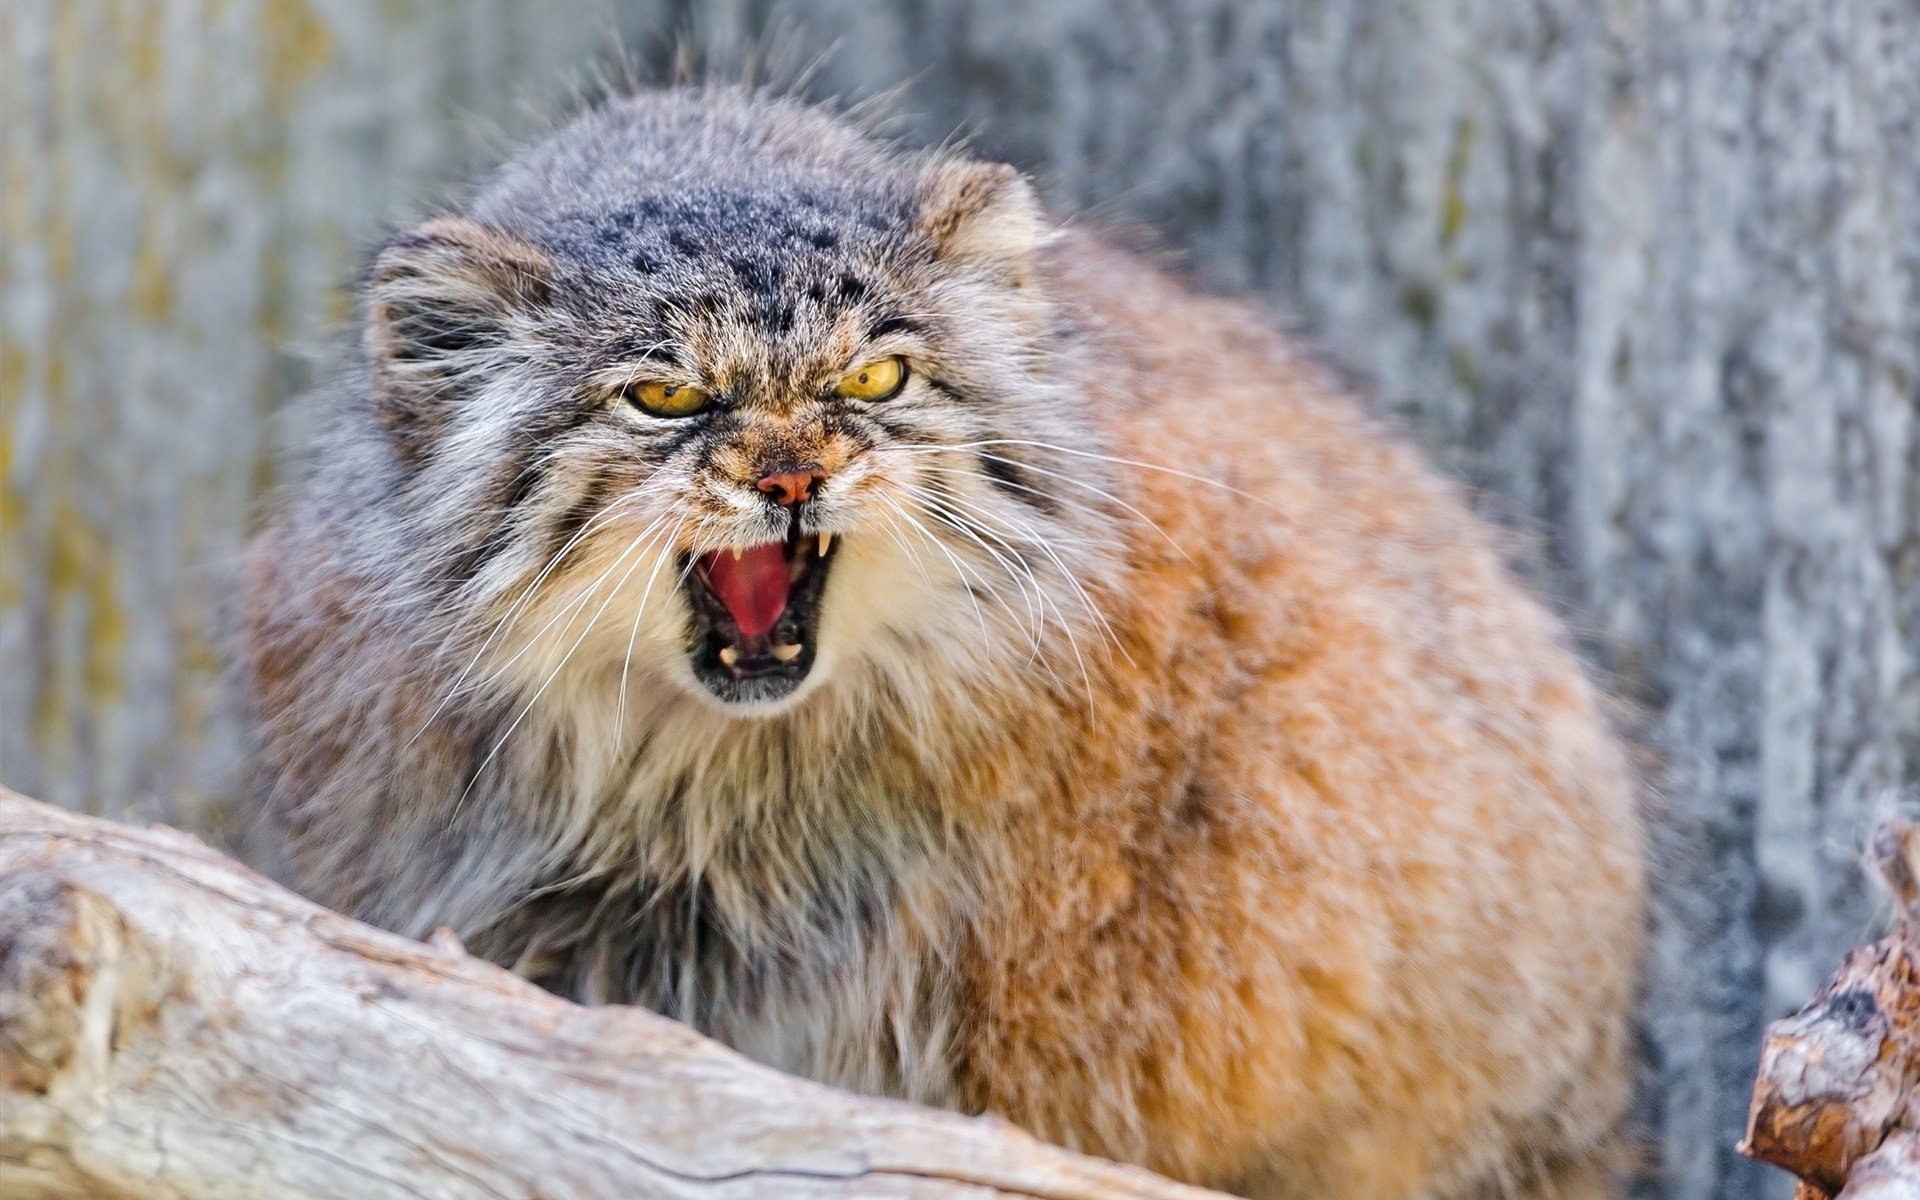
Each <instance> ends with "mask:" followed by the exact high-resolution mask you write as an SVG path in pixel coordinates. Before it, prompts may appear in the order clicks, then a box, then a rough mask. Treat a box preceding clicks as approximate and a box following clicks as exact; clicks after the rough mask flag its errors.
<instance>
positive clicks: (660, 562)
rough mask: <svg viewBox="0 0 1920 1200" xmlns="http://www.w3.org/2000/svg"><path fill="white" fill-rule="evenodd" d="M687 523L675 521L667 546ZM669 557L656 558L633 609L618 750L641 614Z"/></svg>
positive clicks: (616, 725)
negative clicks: (628, 679)
mask: <svg viewBox="0 0 1920 1200" xmlns="http://www.w3.org/2000/svg"><path fill="white" fill-rule="evenodd" d="M686 523H687V519H686V518H685V517H684V516H683V517H681V518H680V520H678V521H676V522H675V523H674V526H673V530H672V532H670V533H668V534H667V539H666V545H667V546H669V547H671V546H674V545H676V544H678V542H679V540H680V531H681V530H682V529H683V528H684V527H685V526H686ZM668 557H669V556H668V555H666V554H661V555H659V556H658V557H656V558H655V559H654V562H653V570H652V572H651V573H649V574H648V575H647V586H646V587H645V588H643V589H642V590H641V592H640V603H639V604H637V605H635V606H634V609H633V628H632V629H630V630H628V632H627V654H626V657H625V658H624V659H622V660H621V662H620V703H619V705H618V706H616V707H615V709H614V716H613V729H614V738H615V739H616V741H615V747H614V748H615V749H616V750H617V749H618V748H619V745H618V739H619V737H620V731H621V730H623V729H625V728H626V723H627V672H628V671H630V670H631V669H632V668H633V647H634V643H635V642H636V641H637V640H638V639H639V637H640V616H641V614H643V613H645V612H646V611H647V600H648V598H649V597H651V596H652V595H653V584H654V581H655V580H656V579H658V578H660V568H661V567H662V566H665V565H666V562H667V558H668Z"/></svg>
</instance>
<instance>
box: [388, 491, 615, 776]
mask: <svg viewBox="0 0 1920 1200" xmlns="http://www.w3.org/2000/svg"><path fill="white" fill-rule="evenodd" d="M649 478H651V476H649ZM639 495H640V493H639V492H638V491H637V490H635V491H630V492H627V493H625V494H623V495H621V496H618V497H616V498H615V499H614V500H612V501H611V502H609V503H608V504H607V505H606V507H604V508H602V509H601V510H600V511H599V512H598V513H595V514H594V516H593V518H592V519H591V520H588V521H585V522H583V523H582V524H581V526H580V529H579V530H578V531H577V532H576V533H575V534H574V535H573V536H572V537H570V538H568V539H567V541H566V544H565V545H563V546H561V547H560V548H559V549H558V550H555V551H554V552H553V555H552V556H551V557H550V558H548V559H547V562H546V565H544V566H543V567H541V568H540V571H539V573H538V574H537V575H535V576H534V577H533V579H532V580H531V581H530V582H529V583H527V584H526V586H524V587H522V588H521V589H520V593H519V595H518V596H516V597H515V599H514V602H513V603H512V604H511V605H509V606H508V608H507V611H506V612H505V613H504V614H502V615H501V617H500V619H499V620H497V621H495V622H494V625H493V628H492V630H490V631H489V632H488V634H487V636H486V640H484V641H482V642H481V643H480V648H479V649H478V650H476V651H474V654H473V657H472V658H471V659H469V660H468V662H467V665H466V666H465V667H462V668H461V669H460V673H459V674H458V675H457V676H455V677H454V680H453V683H452V684H451V685H449V686H448V688H447V694H446V695H445V696H444V697H442V699H441V701H440V703H439V704H438V705H437V706H436V707H435V708H434V710H433V711H432V712H431V713H429V714H428V715H427V719H426V720H425V721H423V722H421V724H420V728H419V729H417V730H415V731H414V734H413V736H412V737H410V738H408V739H407V745H408V746H411V745H413V743H414V742H416V741H418V740H419V739H420V735H421V734H423V733H425V732H426V731H427V730H428V729H430V728H432V726H433V722H434V721H435V720H437V719H438V718H439V716H440V714H441V713H443V712H445V711H446V708H447V705H449V704H451V703H453V701H454V698H455V697H457V696H458V695H459V694H460V689H461V686H462V685H463V684H465V683H466V681H467V677H468V676H469V675H471V674H472V673H473V669H474V668H475V667H477V666H479V665H480V661H481V660H482V659H483V658H485V657H486V653H487V651H488V649H490V648H491V647H492V646H493V644H494V642H495V641H496V640H498V639H499V638H500V636H501V635H502V634H503V633H504V632H505V631H506V629H507V628H508V626H509V624H510V623H511V622H512V620H513V618H514V617H516V616H517V615H519V613H520V610H521V609H522V608H523V607H524V606H525V605H526V604H527V603H529V602H530V601H531V600H532V599H533V597H534V595H535V593H536V592H537V590H538V589H539V587H540V585H541V584H542V583H544V582H546V579H547V576H548V575H550V574H552V573H553V570H554V568H556V567H557V566H559V565H560V563H561V561H562V560H564V559H565V558H566V556H567V554H568V553H569V552H570V551H571V550H572V549H573V547H574V546H576V545H577V544H579V542H580V539H582V538H584V537H586V536H587V535H588V534H589V533H591V532H592V531H593V529H594V527H595V526H596V525H599V524H600V523H602V522H603V521H606V520H608V519H611V518H612V517H614V516H616V515H618V512H619V509H620V506H621V505H622V504H625V503H626V502H627V501H629V500H633V499H637V498H638V497H639ZM554 619H555V620H558V619H559V618H558V616H556V617H555V618H554ZM551 627H552V622H551V621H550V622H548V625H547V628H551ZM545 632H546V629H542V630H541V631H540V633H541V634H544V633H545ZM535 636H536V637H538V636H539V634H536V635H535ZM447 644H448V643H444V642H443V643H442V645H441V650H444V649H445V648H446V646H447ZM435 653H436V654H438V653H440V651H436V652H435ZM518 657H519V656H518V655H516V656H515V657H514V659H513V660H509V662H508V663H507V664H506V665H507V666H511V665H513V662H514V661H517V660H518Z"/></svg>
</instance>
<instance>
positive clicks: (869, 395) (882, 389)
mask: <svg viewBox="0 0 1920 1200" xmlns="http://www.w3.org/2000/svg"><path fill="white" fill-rule="evenodd" d="M905 386H907V360H906V359H904V358H901V357H900V356H899V355H898V354H895V355H892V356H891V357H888V358H876V359H874V360H873V361H872V362H870V363H864V364H862V365H860V366H857V367H855V368H854V369H853V370H851V371H848V372H847V373H846V374H845V375H842V376H841V377H840V382H839V383H836V384H834V385H833V394H834V395H836V396H840V397H842V398H844V399H847V400H867V401H874V400H891V399H893V398H894V397H895V396H897V395H899V394H900V389H901V388H903V387H905Z"/></svg>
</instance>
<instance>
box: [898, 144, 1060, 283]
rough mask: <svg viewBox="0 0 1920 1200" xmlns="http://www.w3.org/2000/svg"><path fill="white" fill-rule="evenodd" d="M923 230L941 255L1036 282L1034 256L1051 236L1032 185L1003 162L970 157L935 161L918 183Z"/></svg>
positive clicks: (1009, 278) (1019, 280) (954, 261)
mask: <svg viewBox="0 0 1920 1200" xmlns="http://www.w3.org/2000/svg"><path fill="white" fill-rule="evenodd" d="M919 225H920V232H921V233H923V234H925V235H926V236H927V238H928V239H929V240H930V241H932V243H933V245H934V248H935V252H936V253H938V254H939V256H940V258H941V259H942V260H943V261H945V262H949V263H952V264H954V265H956V266H963V267H973V268H976V269H979V270H983V271H987V272H991V273H993V274H995V275H998V276H1000V277H1002V278H1003V279H1004V280H1005V281H1006V282H1007V283H1009V284H1011V285H1012V286H1014V287H1017V288H1023V289H1024V288H1030V287H1032V286H1033V283H1034V279H1035V275H1036V273H1037V272H1036V268H1035V257H1036V256H1037V255H1038V253H1039V250H1040V247H1041V245H1043V244H1044V243H1045V242H1046V240H1047V237H1048V225H1047V217H1046V212H1045V210H1043V209H1042V208H1041V207H1040V200H1039V198H1038V197H1037V196H1035V195H1034V192H1033V186H1032V185H1031V184H1029V183H1028V182H1027V180H1026V179H1025V178H1024V177H1023V176H1022V175H1021V174H1020V172H1018V171H1016V170H1014V169H1013V168H1012V167H1010V166H1008V165H1007V164H1005V163H988V162H975V161H971V160H966V159H959V160H947V161H944V162H940V163H937V164H935V165H934V166H933V167H932V168H931V169H930V170H929V171H928V172H927V173H926V175H925V177H924V178H923V179H922V181H921V186H920V217H919Z"/></svg>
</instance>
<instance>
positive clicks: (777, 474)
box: [757, 463, 827, 507]
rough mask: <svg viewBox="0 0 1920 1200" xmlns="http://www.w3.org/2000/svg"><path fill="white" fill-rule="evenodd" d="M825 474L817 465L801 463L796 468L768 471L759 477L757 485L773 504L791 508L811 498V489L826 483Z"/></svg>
mask: <svg viewBox="0 0 1920 1200" xmlns="http://www.w3.org/2000/svg"><path fill="white" fill-rule="evenodd" d="M826 478H827V473H826V472H825V471H822V470H821V469H820V466H819V464H817V463H801V464H800V465H798V466H792V467H781V468H780V469H779V470H777V471H768V472H767V473H766V474H765V475H762V476H761V477H760V482H759V484H758V485H757V486H758V487H759V488H760V490H761V491H763V492H765V493H766V494H767V495H768V496H771V497H772V498H773V502H774V503H775V504H782V505H786V506H789V507H791V506H793V505H795V504H804V503H806V501H807V500H809V499H811V498H812V496H813V489H815V488H817V487H819V486H820V485H821V484H822V483H824V482H826Z"/></svg>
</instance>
